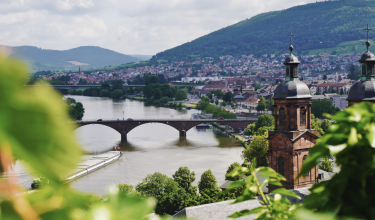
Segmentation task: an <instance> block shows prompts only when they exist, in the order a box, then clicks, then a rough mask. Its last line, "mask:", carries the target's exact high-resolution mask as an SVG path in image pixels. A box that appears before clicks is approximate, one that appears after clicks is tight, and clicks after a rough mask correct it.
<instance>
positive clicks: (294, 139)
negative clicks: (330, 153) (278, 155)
mask: <svg viewBox="0 0 375 220" xmlns="http://www.w3.org/2000/svg"><path fill="white" fill-rule="evenodd" d="M309 131H310V130H305V131H303V132H302V133H301V134H299V135H298V136H297V137H295V138H292V137H289V135H287V134H286V133H284V132H283V131H281V130H277V132H275V133H274V134H272V135H271V136H269V137H268V138H267V139H268V140H269V139H270V138H271V137H273V136H275V135H277V134H278V133H280V134H282V135H284V136H285V137H287V138H288V139H289V140H291V141H292V142H296V141H297V140H298V139H299V138H301V137H302V136H303V135H304V134H308V135H310V136H312V137H314V138H319V137H318V136H316V135H315V134H313V133H311V132H309Z"/></svg>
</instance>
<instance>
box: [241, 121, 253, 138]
mask: <svg viewBox="0 0 375 220" xmlns="http://www.w3.org/2000/svg"><path fill="white" fill-rule="evenodd" d="M243 133H244V134H245V135H254V133H255V123H253V124H249V125H248V126H247V127H246V128H245V131H244V132H243Z"/></svg>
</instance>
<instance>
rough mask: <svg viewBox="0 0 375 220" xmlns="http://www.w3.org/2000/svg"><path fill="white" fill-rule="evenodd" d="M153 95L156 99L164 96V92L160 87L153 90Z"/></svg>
mask: <svg viewBox="0 0 375 220" xmlns="http://www.w3.org/2000/svg"><path fill="white" fill-rule="evenodd" d="M152 95H153V96H154V98H155V99H156V100H158V99H161V98H162V97H163V93H162V91H161V89H159V88H156V89H154V90H152Z"/></svg>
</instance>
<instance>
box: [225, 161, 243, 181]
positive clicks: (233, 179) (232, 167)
mask: <svg viewBox="0 0 375 220" xmlns="http://www.w3.org/2000/svg"><path fill="white" fill-rule="evenodd" d="M236 167H241V165H240V164H239V163H237V162H234V163H232V164H231V165H229V167H228V169H227V172H226V174H228V173H230V172H232V170H234V168H236ZM245 177H246V176H245V175H238V176H235V177H232V176H225V180H231V181H237V180H240V179H243V178H245Z"/></svg>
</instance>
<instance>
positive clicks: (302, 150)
mask: <svg viewBox="0 0 375 220" xmlns="http://www.w3.org/2000/svg"><path fill="white" fill-rule="evenodd" d="M288 36H289V37H290V39H291V40H290V44H291V45H290V47H289V50H290V55H289V56H288V57H287V58H286V59H285V62H284V64H285V82H282V83H280V84H279V85H278V86H277V87H276V89H275V91H274V97H273V99H274V101H275V102H274V103H275V104H274V112H275V130H274V131H269V133H268V143H269V150H268V159H269V166H270V167H271V168H272V169H274V170H275V171H277V172H278V173H280V174H281V175H283V176H284V177H285V178H286V181H282V184H283V187H285V188H287V189H297V188H302V187H311V186H312V185H313V184H314V183H315V182H316V180H317V177H318V165H317V166H316V167H315V168H313V169H312V170H310V172H309V173H308V174H307V175H304V176H301V177H300V178H298V179H296V177H297V175H298V174H299V172H300V170H301V168H302V163H303V161H304V160H305V159H306V158H307V156H308V155H309V150H310V148H311V147H313V146H314V145H315V140H316V139H317V138H318V136H317V133H318V132H317V130H313V129H311V123H310V115H311V104H310V99H311V95H310V90H309V88H308V87H307V85H306V84H305V83H303V82H301V81H300V80H299V79H298V64H299V63H300V62H299V61H298V59H297V57H295V56H294V55H293V53H292V52H293V46H292V37H293V36H294V35H293V34H292V32H290V35H288ZM268 188H269V191H270V192H271V191H272V190H274V189H276V188H277V186H272V185H270V186H269V187H268Z"/></svg>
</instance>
